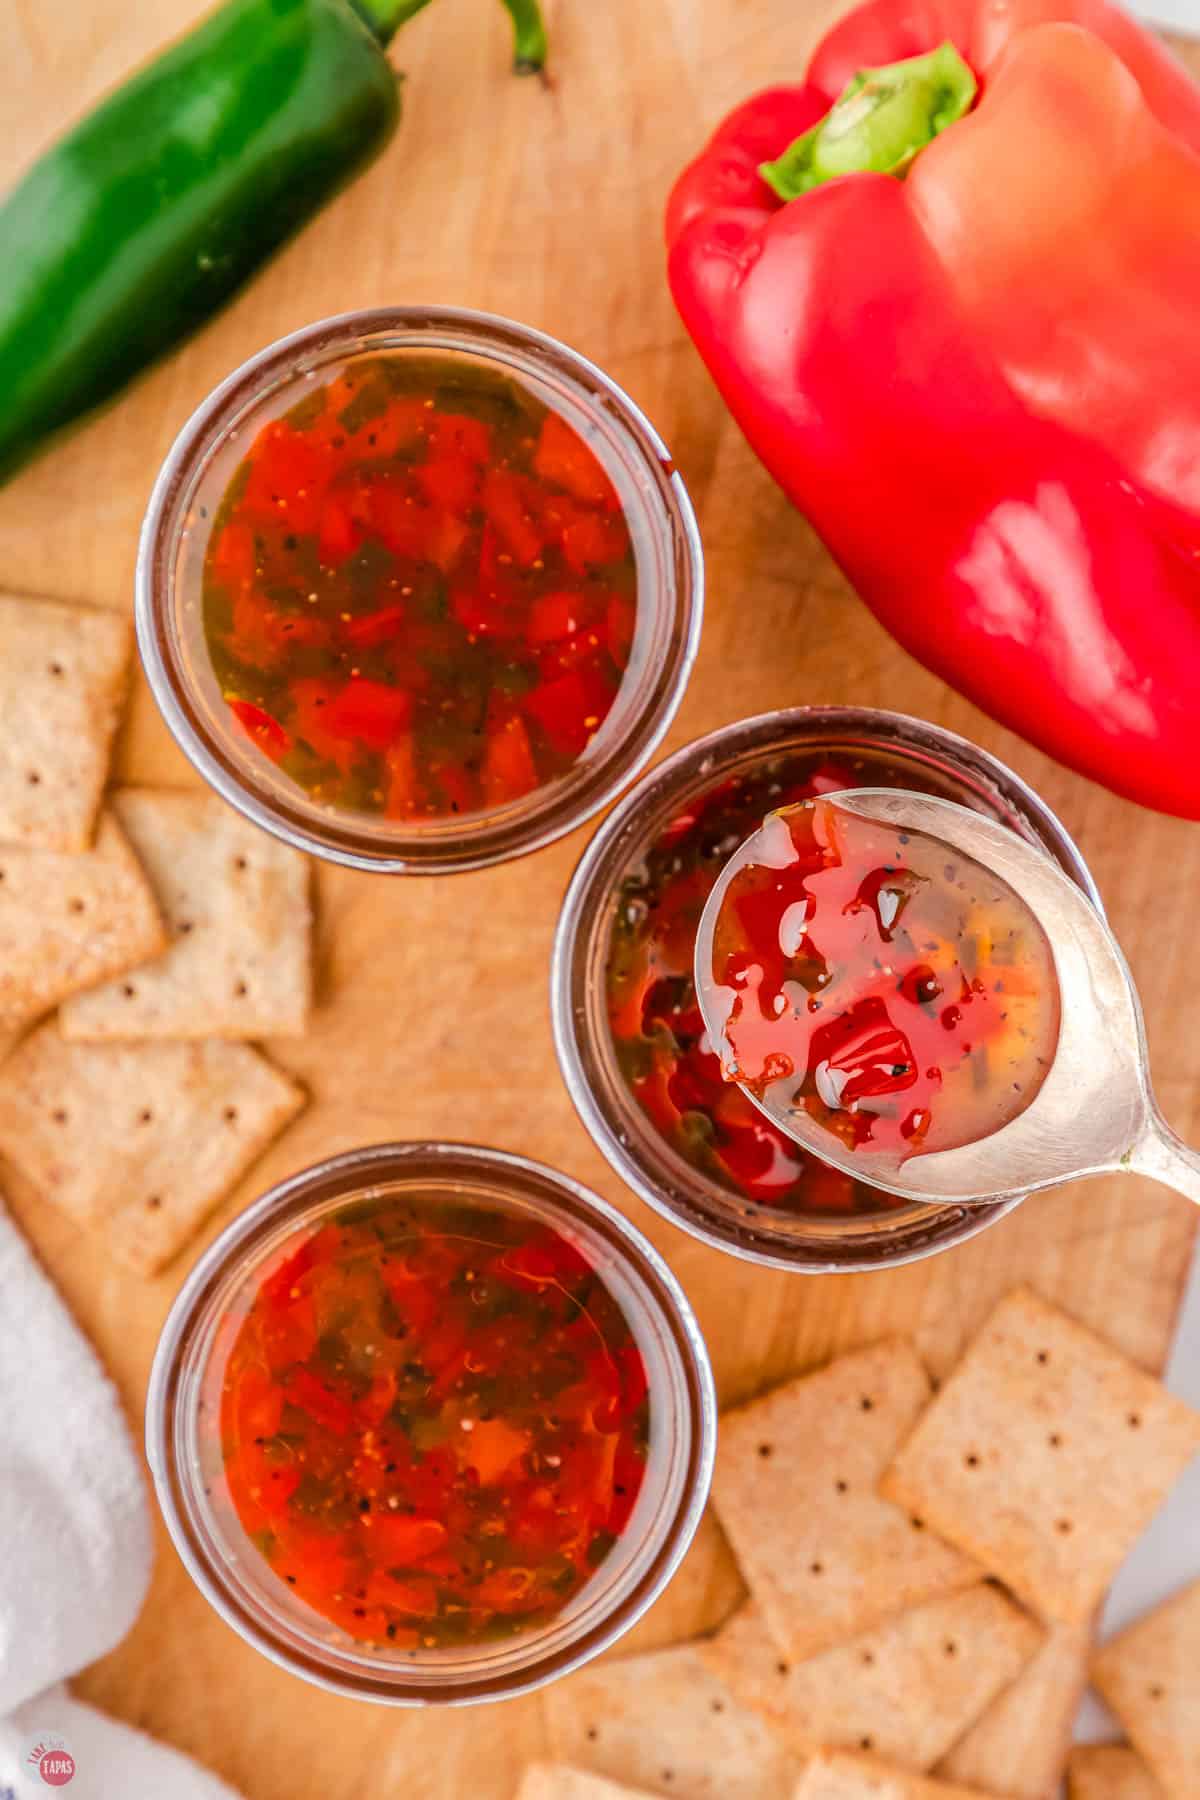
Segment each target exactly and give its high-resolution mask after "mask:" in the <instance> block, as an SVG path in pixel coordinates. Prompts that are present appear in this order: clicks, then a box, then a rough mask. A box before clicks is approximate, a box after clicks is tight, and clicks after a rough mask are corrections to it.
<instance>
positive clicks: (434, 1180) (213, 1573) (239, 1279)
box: [146, 1143, 716, 1706]
mask: <svg viewBox="0 0 1200 1800" xmlns="http://www.w3.org/2000/svg"><path fill="white" fill-rule="evenodd" d="M389 1197H396V1198H398V1199H401V1200H403V1199H405V1198H409V1199H414V1200H425V1201H427V1200H434V1201H436V1200H438V1199H441V1200H443V1201H444V1200H454V1201H456V1202H459V1203H463V1202H465V1203H467V1204H471V1203H474V1204H476V1205H480V1206H484V1207H488V1208H497V1207H498V1208H500V1209H501V1210H503V1211H506V1212H508V1213H510V1214H516V1215H518V1216H521V1217H526V1218H529V1219H530V1220H534V1221H537V1222H539V1223H541V1224H544V1225H547V1226H549V1227H550V1228H552V1229H553V1230H554V1231H555V1232H557V1233H558V1234H560V1235H561V1236H563V1237H564V1238H566V1239H567V1240H568V1241H569V1242H570V1243H571V1244H572V1245H573V1246H575V1247H576V1248H577V1249H578V1250H579V1251H580V1252H581V1254H582V1255H584V1256H585V1257H586V1258H587V1260H588V1261H589V1262H591V1263H592V1265H593V1266H594V1267H595V1268H596V1269H597V1270H598V1272H599V1274H600V1275H601V1277H602V1279H603V1281H604V1284H605V1285H606V1287H607V1288H608V1289H609V1290H610V1292H611V1293H612V1295H613V1296H614V1297H615V1299H616V1300H617V1302H618V1304H619V1305H620V1307H621V1310H622V1312H623V1313H624V1315H625V1318H626V1320H627V1322H628V1324H629V1326H630V1329H631V1330H632V1332H633V1335H634V1338H635V1340H636V1342H637V1345H638V1348H639V1350H640V1352H641V1355H642V1359H643V1362H644V1364H645V1368H646V1374H647V1379H648V1383H649V1401H650V1405H649V1419H650V1426H649V1433H650V1435H649V1444H648V1448H647V1456H646V1467H645V1474H644V1476H643V1479H642V1485H641V1488H640V1490H639V1492H638V1496H637V1500H636V1502H635V1504H634V1509H633V1513H632V1515H631V1517H630V1519H629V1522H628V1524H627V1525H626V1527H625V1529H624V1530H623V1532H622V1533H621V1535H620V1537H619V1538H618V1539H617V1542H616V1543H615V1545H613V1547H612V1548H611V1549H610V1550H609V1552H608V1554H607V1555H606V1556H605V1558H604V1560H603V1561H602V1562H601V1563H600V1564H599V1566H598V1567H597V1569H596V1571H595V1573H594V1574H593V1575H592V1576H591V1577H590V1579H589V1580H587V1581H586V1582H585V1583H584V1584H583V1586H582V1587H581V1588H580V1589H579V1590H578V1591H577V1592H576V1593H575V1594H573V1595H572V1596H571V1598H570V1599H569V1600H568V1601H567V1602H566V1603H565V1605H564V1607H563V1609H562V1611H561V1612H559V1613H558V1614H556V1615H555V1616H554V1618H552V1619H551V1620H550V1621H549V1622H547V1623H545V1624H542V1625H539V1626H536V1627H530V1628H529V1629H528V1630H527V1631H524V1632H521V1633H520V1634H519V1635H517V1636H514V1637H511V1638H508V1639H505V1640H503V1641H499V1642H496V1641H492V1642H484V1643H480V1644H477V1645H472V1646H467V1647H464V1646H460V1645H456V1646H454V1647H453V1648H442V1649H434V1650H429V1651H425V1650H398V1649H394V1648H390V1647H383V1646H371V1645H367V1644H364V1643H362V1642H360V1641H358V1640H355V1639H353V1638H351V1637H349V1636H348V1635H347V1634H346V1633H344V1632H342V1631H341V1630H340V1629H339V1628H338V1627H337V1626H336V1625H334V1624H332V1623H331V1622H330V1621H329V1620H327V1619H324V1618H323V1617H322V1616H321V1615H320V1614H319V1613H317V1612H315V1611H313V1610H312V1609H311V1608H309V1607H308V1606H306V1605H305V1604H304V1602H303V1601H301V1600H299V1599H298V1598H297V1596H296V1595H295V1594H294V1593H293V1592H292V1590H291V1589H290V1588H288V1587H287V1586H286V1585H285V1584H284V1582H283V1581H282V1580H281V1578H280V1577H279V1576H278V1575H276V1574H275V1573H274V1571H273V1570H272V1569H271V1567H270V1565H269V1564H268V1563H267V1561H266V1559H265V1558H264V1557H263V1556H262V1555H261V1554H260V1552H259V1551H258V1549H257V1548H256V1547H255V1546H254V1545H253V1544H252V1543H251V1541H250V1539H249V1538H248V1537H247V1535H246V1531H245V1529H244V1528H243V1526H242V1524H241V1522H240V1521H239V1519H238V1517H237V1515H236V1513H235V1511H234V1509H233V1503H232V1500H231V1497H230V1494H229V1491H228V1486H227V1484H226V1481H225V1476H224V1471H223V1465H222V1456H221V1445H220V1431H219V1427H218V1424H217V1421H218V1419H219V1417H220V1407H221V1388H222V1381H223V1377H224V1369H225V1365H226V1362H227V1360H228V1356H229V1352H230V1350H231V1348H232V1345H233V1341H234V1339H235V1338H236V1335H237V1331H238V1329H239V1326H240V1324H241V1321H242V1319H243V1318H244V1316H245V1313H246V1311H247V1309H248V1307H249V1305H250V1303H251V1301H252V1300H253V1298H254V1295H255V1294H256V1292H257V1291H258V1287H259V1285H260V1283H261V1281H262V1279H263V1277H264V1275H265V1274H267V1273H269V1272H271V1270H272V1266H273V1265H277V1264H278V1263H279V1262H280V1261H281V1260H282V1259H283V1258H282V1254H281V1253H282V1252H283V1247H284V1246H285V1245H289V1246H291V1247H292V1248H294V1247H295V1238H296V1234H297V1232H298V1231H303V1230H305V1229H306V1228H310V1227H313V1226H315V1225H316V1224H318V1223H319V1222H320V1221H322V1220H324V1219H326V1218H327V1217H328V1216H329V1215H330V1214H331V1213H334V1212H336V1211H338V1210H339V1209H341V1208H343V1207H345V1206H347V1205H348V1204H351V1203H354V1202H360V1201H371V1202H376V1201H379V1200H381V1199H382V1200H386V1199H388V1198H389ZM715 1441H716V1397H715V1394H714V1390H713V1381H712V1372H711V1370H710V1367H709V1362H708V1354H707V1351H706V1349H705V1346H704V1340H703V1338H702V1337H701V1335H700V1330H699V1327H698V1326H697V1324H696V1320H695V1318H694V1316H693V1314H692V1310H691V1308H690V1306H689V1305H688V1302H687V1299H686V1297H685V1296H684V1293H683V1290H682V1289H681V1288H680V1286H679V1284H678V1282H677V1281H676V1280H675V1278H674V1276H673V1275H672V1274H671V1272H670V1270H669V1269H668V1267H667V1265H666V1264H665V1262H664V1261H663V1260H662V1258H661V1257H660V1256H659V1255H658V1254H657V1252H656V1251H655V1250H654V1249H653V1248H652V1247H651V1245H650V1244H649V1243H647V1241H646V1239H645V1238H644V1237H642V1235H641V1233H640V1232H638V1231H636V1230H635V1229H634V1228H633V1227H632V1226H631V1225H630V1224H629V1223H628V1222H627V1221H626V1220H625V1219H624V1218H623V1217H622V1216H621V1214H620V1213H618V1212H617V1211H616V1210H615V1209H614V1208H613V1207H611V1206H609V1205H607V1204H606V1202H604V1201H603V1200H600V1199H598V1198H597V1197H596V1196H595V1195H594V1194H591V1193H589V1192H588V1191H587V1189H585V1188H583V1187H580V1186H579V1185H578V1184H577V1183H575V1182H572V1181H569V1180H568V1179H567V1178H566V1177H564V1176H561V1175H557V1174H554V1173H553V1172H552V1171H550V1170H549V1169H546V1168H543V1167H541V1166H540V1165H539V1164H537V1163H534V1162H530V1161H528V1160H526V1159H525V1158H524V1157H520V1156H512V1155H507V1154H505V1153H504V1152H502V1151H499V1150H485V1149H479V1148H476V1147H474V1146H470V1145H461V1144H421V1143H414V1144H383V1145H377V1146H373V1147H371V1148H369V1149H364V1150H356V1151H351V1152H349V1153H348V1154H346V1155H342V1156H336V1157H333V1158H331V1159H330V1160H329V1161H327V1162H323V1163H319V1164H317V1165H316V1166H315V1167H313V1168H310V1169H306V1170H304V1171H303V1172H302V1173H300V1174H298V1175H294V1176H292V1177H291V1179H290V1180H288V1181H285V1182H283V1183H281V1185H280V1186H278V1187H276V1188H273V1189H272V1190H271V1192H270V1193H268V1194H265V1195H264V1196H263V1197H262V1198H261V1199H260V1200H258V1201H257V1202H255V1204H254V1205H252V1206H250V1207H249V1208H248V1209H247V1210H246V1211H245V1212H244V1213H241V1214H240V1215H239V1216H238V1217H237V1218H236V1219H234V1220H233V1222H232V1223H231V1224H230V1225H229V1226H228V1227H227V1228H226V1229H225V1231H223V1232H222V1233H221V1235H220V1237H218V1238H217V1239H216V1241H215V1242H214V1243H213V1244H212V1245H211V1246H210V1248H209V1249H208V1250H207V1251H206V1252H205V1254H204V1255H203V1256H202V1257H201V1258H200V1260H199V1262H198V1263H197V1264H196V1267H195V1268H194V1269H193V1270H192V1272H191V1274H190V1275H189V1277H188V1279H187V1281H186V1282H185V1283H184V1285H183V1288H182V1289H181V1291H180V1293H179V1296H178V1298H177V1299H176V1301H175V1304H174V1305H173V1307H172V1308H171V1311H170V1313H169V1315H168V1317H167V1320H166V1323H165V1325H164V1327H163V1331H162V1336H161V1338H160V1340H159V1345H158V1350H157V1353H156V1355H155V1359H154V1366H153V1369H152V1371H151V1376H150V1388H149V1393H148V1396H147V1402H146V1451H147V1456H148V1459H149V1463H150V1468H151V1471H152V1473H153V1476H154V1483H155V1488H156V1490H157V1494H158V1500H159V1504H160V1506H161V1508H162V1511H163V1516H164V1518H165V1519H166V1523H167V1527H168V1530H169V1531H170V1533H171V1536H172V1538H173V1539H174V1542H175V1547H176V1549H177V1550H178V1551H179V1554H180V1556H181V1557H182V1559H183V1561H184V1563H185V1564H186V1566H187V1568H188V1570H189V1572H190V1574H191V1575H192V1578H193V1580H194V1581H195V1582H196V1584H197V1586H198V1587H199V1588H200V1590H201V1592H202V1593H203V1594H204V1595H205V1597H206V1599H207V1600H208V1601H209V1602H210V1604H211V1605H212V1606H214V1607H215V1608H216V1610H217V1611H218V1612H219V1613H220V1614H221V1616H222V1618H223V1619H225V1621H226V1623H227V1624H229V1625H231V1626H232V1627H233V1628H234V1630H235V1631H237V1632H239V1633H240V1634H241V1636H242V1637H244V1638H245V1639H246V1640H247V1641H248V1642H249V1643H251V1644H253V1645H254V1646H255V1648H256V1649H258V1650H260V1651H262V1652H263V1654H264V1655H266V1656H269V1657H270V1658H271V1660H272V1661H273V1662H276V1663H278V1664H280V1666H281V1667H283V1668H286V1669H290V1670H291V1671H292V1672H293V1673H295V1674H297V1675H301V1676H303V1677H305V1678H306V1679H307V1680H309V1681H312V1682H315V1683H316V1684H317V1685H318V1686H321V1687H325V1688H328V1689H330V1690H332V1691H334V1692H337V1693H342V1694H348V1695H351V1696H353V1697H355V1698H358V1699H363V1700H375V1701H379V1702H382V1703H384V1704H391V1705H397V1706H421V1705H434V1704H439V1703H441V1704H463V1703H466V1702H470V1701H482V1700H499V1699H507V1698H509V1697H510V1696H512V1695H514V1694H519V1693H524V1692H526V1691H527V1690H529V1689H532V1688H536V1687H540V1686H542V1685H543V1684H544V1683H545V1682H547V1681H550V1680H553V1679H555V1678H556V1677H557V1676H559V1675H562V1674H565V1673H566V1672H567V1671H568V1670H571V1669H575V1668H578V1667H579V1665H580V1664H581V1663H584V1662H587V1661H588V1660H589V1659H590V1658H591V1657H593V1656H595V1655H597V1653H598V1652H599V1651H601V1650H603V1649H605V1648H606V1647H607V1646H608V1645H609V1644H611V1643H613V1641H614V1640H615V1639H616V1638H618V1637H620V1636H621V1635H622V1634H623V1633H624V1632H625V1631H627V1630H628V1629H629V1628H630V1626H631V1625H633V1624H634V1622H635V1621H636V1620H637V1619H639V1618H640V1617H641V1615H642V1614H643V1613H644V1612H645V1610H646V1608H647V1607H648V1606H650V1604H651V1603H652V1602H653V1601H654V1600H655V1599H656V1598H657V1596H658V1595H659V1594H660V1593H661V1592H662V1590H663V1588H664V1587H665V1586H666V1584H667V1582H668V1581H669V1580H670V1579H671V1576H672V1575H673V1574H674V1572H675V1569H676V1568H677V1567H678V1564H679V1562H680V1560H681V1558H682V1557H683V1554H684V1552H685V1551H686V1549H687V1547H688V1545H689V1543H690V1542H691V1539H692V1536H693V1533H694V1532H695V1529H696V1526H697V1525H698V1523H699V1520H700V1516H701V1514H702V1512H703V1510H704V1504H705V1500H706V1498H707V1494H708V1487H709V1481H710V1478H711V1474H712V1461H713V1450H714V1445H715Z"/></svg>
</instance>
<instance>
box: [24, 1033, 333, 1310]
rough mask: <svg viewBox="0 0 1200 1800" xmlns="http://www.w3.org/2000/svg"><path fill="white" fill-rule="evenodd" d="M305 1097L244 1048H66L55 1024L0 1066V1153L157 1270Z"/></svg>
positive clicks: (127, 1253) (144, 1268)
mask: <svg viewBox="0 0 1200 1800" xmlns="http://www.w3.org/2000/svg"><path fill="white" fill-rule="evenodd" d="M303 1104H304V1095H303V1094H302V1092H301V1090H300V1089H299V1088H298V1087H297V1086H296V1085H295V1083H294V1082H292V1081H290V1080H289V1079H288V1078H287V1076H285V1075H283V1074H281V1073H280V1071H279V1070H278V1069H276V1068H274V1067H273V1066H272V1065H271V1064H270V1063H269V1062H267V1060H266V1058H265V1057H262V1056H260V1055H259V1054H258V1053H257V1051H254V1050H251V1049H250V1048H249V1047H248V1046H247V1045H245V1044H226V1043H222V1042H220V1041H219V1040H212V1041H210V1042H208V1043H203V1044H68V1043H66V1042H65V1041H64V1039H63V1038H62V1037H60V1035H59V1032H58V1027H57V1025H56V1023H55V1021H54V1020H53V1019H51V1020H50V1021H49V1023H47V1024H46V1025H43V1026H41V1027H40V1028H39V1029H38V1030H37V1031H35V1032H33V1034H32V1035H31V1036H30V1037H28V1038H26V1039H25V1042H24V1043H23V1044H21V1045H20V1046H19V1047H18V1048H17V1050H16V1051H14V1053H13V1054H12V1056H10V1057H9V1059H8V1060H7V1062H5V1063H4V1064H3V1065H0V1152H2V1153H3V1154H4V1155H5V1156H7V1157H8V1158H9V1159H10V1161H11V1162H12V1163H13V1164H14V1165H15V1167H16V1168H18V1169H20V1170H21V1171H22V1173H23V1174H25V1175H27V1176H28V1178H29V1179H30V1181H32V1182H33V1184H34V1186H35V1187H37V1188H40V1189H41V1191H42V1192H43V1193H44V1194H45V1195H46V1197H47V1198H48V1199H50V1200H52V1201H53V1202H54V1204H55V1205H56V1206H59V1207H61V1208H62V1210H63V1211H64V1212H65V1213H68V1214H69V1215H70V1216H71V1218H73V1219H75V1220H76V1221H77V1222H78V1223H79V1224H81V1225H86V1226H89V1227H91V1228H93V1229H95V1230H97V1231H102V1232H103V1233H104V1236H105V1239H106V1241H107V1243H108V1245H109V1248H110V1249H111V1250H112V1252H113V1254H114V1255H116V1256H119V1257H120V1258H121V1259H122V1260H123V1261H125V1262H127V1263H130V1264H131V1265H132V1266H133V1267H134V1268H135V1269H138V1270H140V1271H141V1272H142V1273H144V1274H152V1273H154V1271H155V1270H157V1269H159V1268H161V1267H162V1265H163V1264H164V1263H166V1262H169V1261H170V1259H171V1257H173V1256H174V1255H175V1253H176V1251H178V1250H180V1249H182V1247H183V1245H184V1244H186V1243H187V1241H188V1239H189V1238H191V1237H192V1236H193V1234H194V1233H195V1232H196V1230H197V1229H198V1228H199V1226H200V1224H201V1221H202V1220H203V1219H204V1218H205V1216H206V1215H207V1214H208V1213H209V1212H210V1211H211V1209H212V1208H213V1207H214V1206H215V1205H216V1204H217V1202H218V1200H220V1199H221V1197H222V1195H224V1194H225V1193H226V1192H227V1191H228V1190H229V1188H231V1187H232V1186H233V1184H234V1182H235V1181H236V1180H237V1179H238V1177H239V1176H240V1175H241V1174H242V1173H243V1172H244V1171H245V1170H246V1169H247V1168H249V1166H250V1164H251V1163H252V1162H254V1161H255V1159H256V1158H257V1157H258V1156H259V1155H260V1154H261V1153H262V1151H263V1150H265V1149H266V1146H267V1145H268V1144H269V1143H270V1141H271V1139H272V1138H273V1137H274V1136H275V1135H276V1134H277V1132H279V1131H281V1130H282V1128H283V1126H284V1125H285V1124H286V1123H287V1121H288V1120H289V1119H290V1118H292V1117H293V1116H294V1115H295V1114H296V1113H297V1112H299V1110H300V1108H301V1107H302V1106H303Z"/></svg>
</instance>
